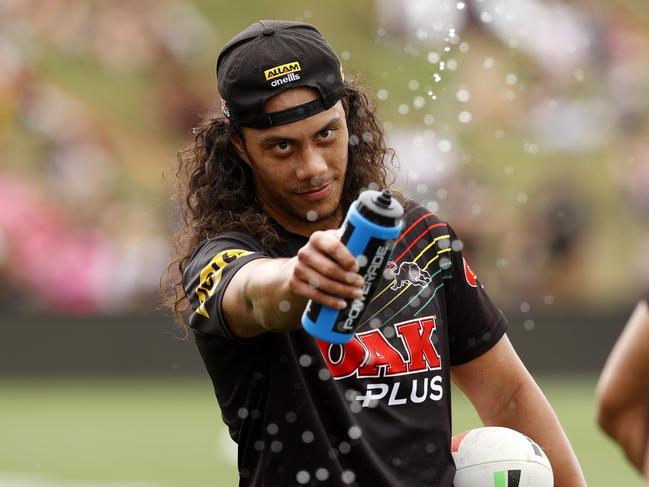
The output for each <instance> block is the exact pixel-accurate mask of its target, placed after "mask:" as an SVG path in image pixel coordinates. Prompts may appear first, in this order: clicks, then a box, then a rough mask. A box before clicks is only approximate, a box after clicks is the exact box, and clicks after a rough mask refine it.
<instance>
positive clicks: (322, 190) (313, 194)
mask: <svg viewBox="0 0 649 487" xmlns="http://www.w3.org/2000/svg"><path fill="white" fill-rule="evenodd" d="M332 182H333V181H330V182H329V183H327V184H325V185H324V186H319V187H317V188H315V189H312V190H309V191H303V192H301V193H298V195H299V196H301V197H302V198H304V199H306V200H309V201H315V200H319V199H322V198H324V197H325V196H326V195H327V194H328V193H329V191H330V190H331V183H332Z"/></svg>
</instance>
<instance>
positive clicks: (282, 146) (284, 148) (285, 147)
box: [273, 140, 291, 153]
mask: <svg viewBox="0 0 649 487" xmlns="http://www.w3.org/2000/svg"><path fill="white" fill-rule="evenodd" d="M273 149H275V151H276V152H280V153H284V152H288V151H289V150H291V144H290V143H288V142H287V141H285V140H282V141H281V142H278V143H277V144H275V145H274V146H273Z"/></svg>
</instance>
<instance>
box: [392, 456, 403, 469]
mask: <svg viewBox="0 0 649 487" xmlns="http://www.w3.org/2000/svg"><path fill="white" fill-rule="evenodd" d="M392 465H394V466H395V467H398V466H399V465H401V459H400V458H399V457H394V458H393V459H392Z"/></svg>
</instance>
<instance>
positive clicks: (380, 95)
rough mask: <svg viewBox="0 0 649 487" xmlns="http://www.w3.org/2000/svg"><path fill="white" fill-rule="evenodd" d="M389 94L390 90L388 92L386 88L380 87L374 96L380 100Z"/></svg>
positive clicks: (383, 99) (386, 97) (385, 98)
mask: <svg viewBox="0 0 649 487" xmlns="http://www.w3.org/2000/svg"><path fill="white" fill-rule="evenodd" d="M389 96H390V92H388V90H386V89H385V88H381V89H380V90H379V91H377V92H376V97H377V98H378V99H379V100H381V101H385V100H387V99H388V97H389Z"/></svg>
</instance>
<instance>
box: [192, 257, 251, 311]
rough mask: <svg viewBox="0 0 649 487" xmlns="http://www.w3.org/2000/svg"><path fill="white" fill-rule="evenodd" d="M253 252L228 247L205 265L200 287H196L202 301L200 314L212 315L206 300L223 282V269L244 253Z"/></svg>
mask: <svg viewBox="0 0 649 487" xmlns="http://www.w3.org/2000/svg"><path fill="white" fill-rule="evenodd" d="M251 253H252V252H250V251H248V250H241V249H228V250H224V251H223V252H219V253H218V254H216V255H215V256H214V258H213V259H212V260H211V261H210V263H209V264H207V265H206V266H205V267H203V270H202V271H201V275H200V280H199V284H198V287H197V288H196V296H197V297H198V301H199V302H200V303H201V304H200V306H199V307H198V309H197V310H196V312H197V313H198V314H200V315H203V316H205V317H206V318H209V317H210V315H209V313H208V312H207V309H206V308H205V301H207V298H209V297H210V296H212V295H213V294H214V293H215V292H216V287H217V286H218V285H219V282H221V277H222V275H223V269H224V268H225V266H227V265H228V264H229V263H230V262H233V261H235V260H237V259H238V258H239V257H243V256H244V255H248V254H251Z"/></svg>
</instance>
